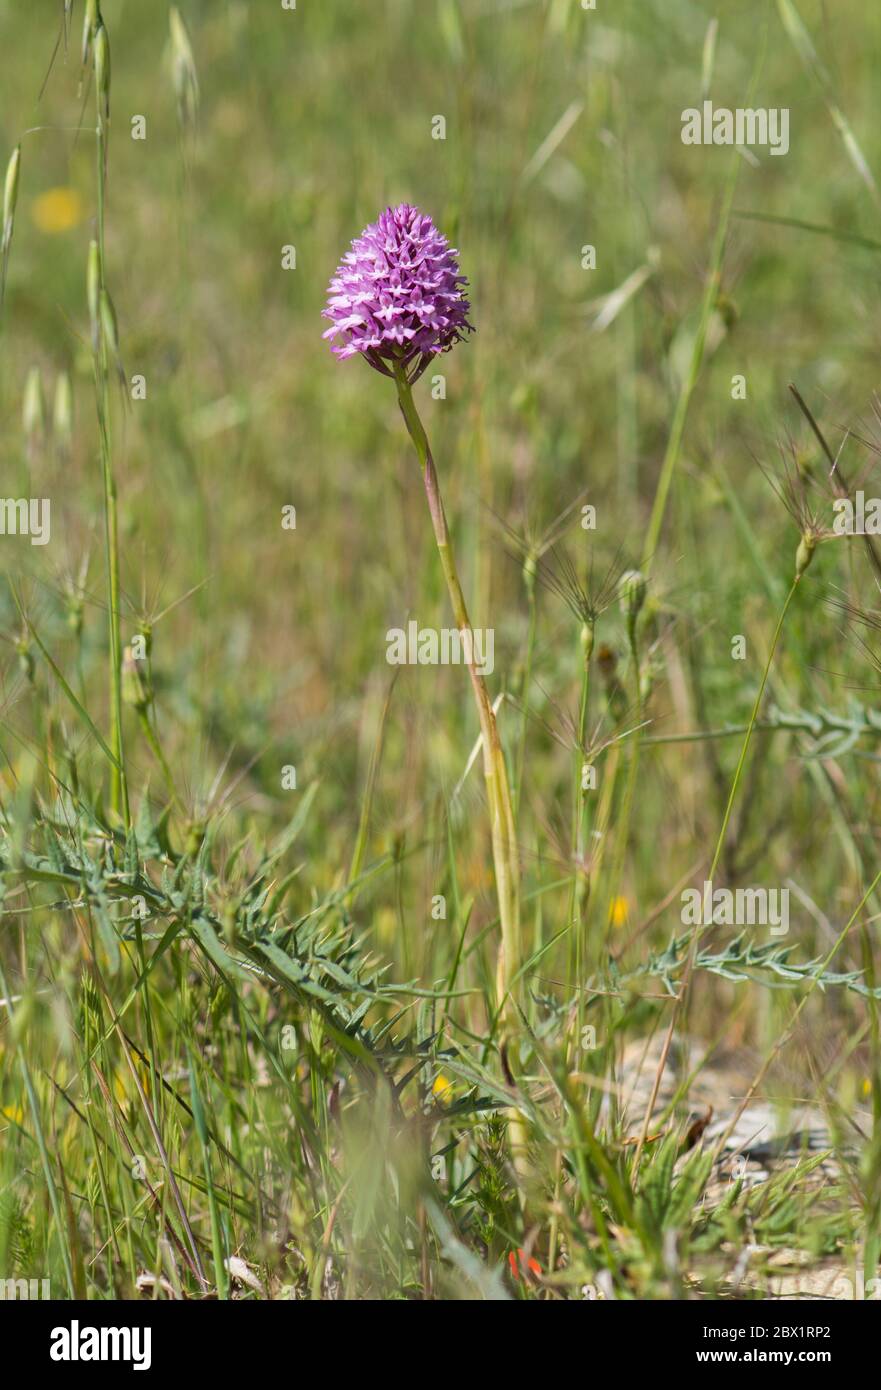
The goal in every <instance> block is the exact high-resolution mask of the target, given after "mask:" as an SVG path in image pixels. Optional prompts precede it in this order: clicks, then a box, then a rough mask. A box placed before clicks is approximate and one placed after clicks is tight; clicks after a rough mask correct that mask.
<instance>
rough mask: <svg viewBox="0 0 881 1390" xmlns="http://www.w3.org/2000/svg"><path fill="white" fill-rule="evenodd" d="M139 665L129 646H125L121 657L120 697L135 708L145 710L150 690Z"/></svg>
mask: <svg viewBox="0 0 881 1390" xmlns="http://www.w3.org/2000/svg"><path fill="white" fill-rule="evenodd" d="M141 665H142V663H141V662H139V661H136V660H135V657H134V654H133V653H132V649H131V647H126V649H125V651H124V653H123V657H122V698H123V700H124V701H125V703H126V704H127V705H131V706H132V707H133V708H134V709H136V710H145V709H146V708H147V706H148V705H149V703H150V691H149V688H148V685H147V682H146V680H145V678H144V675H143V673H142V671H141Z"/></svg>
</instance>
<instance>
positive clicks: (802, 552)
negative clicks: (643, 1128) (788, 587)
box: [795, 531, 817, 579]
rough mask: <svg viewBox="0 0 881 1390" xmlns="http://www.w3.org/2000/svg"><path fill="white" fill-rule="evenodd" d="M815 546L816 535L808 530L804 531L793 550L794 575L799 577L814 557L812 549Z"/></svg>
mask: <svg viewBox="0 0 881 1390" xmlns="http://www.w3.org/2000/svg"><path fill="white" fill-rule="evenodd" d="M816 548H817V537H816V536H815V535H813V534H812V533H811V532H810V531H805V533H804V535H803V536H802V538H801V540H800V541H799V544H798V550H797V551H796V552H795V577H796V579H801V577H802V575H803V574H804V572H805V570H806V569H807V567H808V565H809V564H810V563H811V561H812V560H813V558H814V551H815V550H816Z"/></svg>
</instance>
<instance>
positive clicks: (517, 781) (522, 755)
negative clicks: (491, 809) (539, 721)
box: [514, 575, 538, 822]
mask: <svg viewBox="0 0 881 1390" xmlns="http://www.w3.org/2000/svg"><path fill="white" fill-rule="evenodd" d="M527 593H528V595H529V633H528V636H527V638H526V666H525V668H524V672H523V719H522V721H521V723H520V745H519V747H518V749H517V774H516V776H515V778H514V820H515V822H518V821H519V818H520V794H521V792H522V791H523V768H524V766H525V764H526V731H527V725H528V723H529V688H530V686H531V684H532V658H533V654H534V652H535V630H536V620H537V617H538V604H537V603H536V601H535V576H534V575H530V576H529V578H528V580H527Z"/></svg>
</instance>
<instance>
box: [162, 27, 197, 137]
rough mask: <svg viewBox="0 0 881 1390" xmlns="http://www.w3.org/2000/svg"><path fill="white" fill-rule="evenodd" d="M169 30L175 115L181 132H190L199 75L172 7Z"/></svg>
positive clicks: (186, 35) (184, 29) (193, 126)
mask: <svg viewBox="0 0 881 1390" xmlns="http://www.w3.org/2000/svg"><path fill="white" fill-rule="evenodd" d="M168 24H169V28H170V30H171V60H172V74H173V78H174V91H175V96H176V97H177V115H178V120H179V121H180V124H181V128H182V129H183V130H189V131H192V130H193V129H194V128H195V125H196V117H197V115H198V112H199V75H198V73H197V71H196V60H195V58H194V57H193V46H192V44H191V43H190V36H189V34H188V33H187V26H186V25H185V24H184V21H183V19H182V18H181V13H180V10H179V9H178V8H177V6H176V5H172V7H171V10H170V11H169V15H168Z"/></svg>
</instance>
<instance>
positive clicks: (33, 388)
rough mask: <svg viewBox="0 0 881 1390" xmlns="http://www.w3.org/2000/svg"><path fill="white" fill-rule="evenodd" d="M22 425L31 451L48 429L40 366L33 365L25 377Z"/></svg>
mask: <svg viewBox="0 0 881 1390" xmlns="http://www.w3.org/2000/svg"><path fill="white" fill-rule="evenodd" d="M21 425H22V429H23V431H24V437H25V441H26V443H27V446H28V450H29V452H30V451H32V450H33V449H34V448H35V447H36V445H37V444H38V443H39V441H40V440H41V439H42V437H43V434H44V433H45V429H46V408H45V403H44V397H43V378H42V376H41V374H40V368H39V367H31V368H30V369H29V371H28V374H27V376H26V377H25V383H24V394H23V397H22V406H21Z"/></svg>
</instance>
